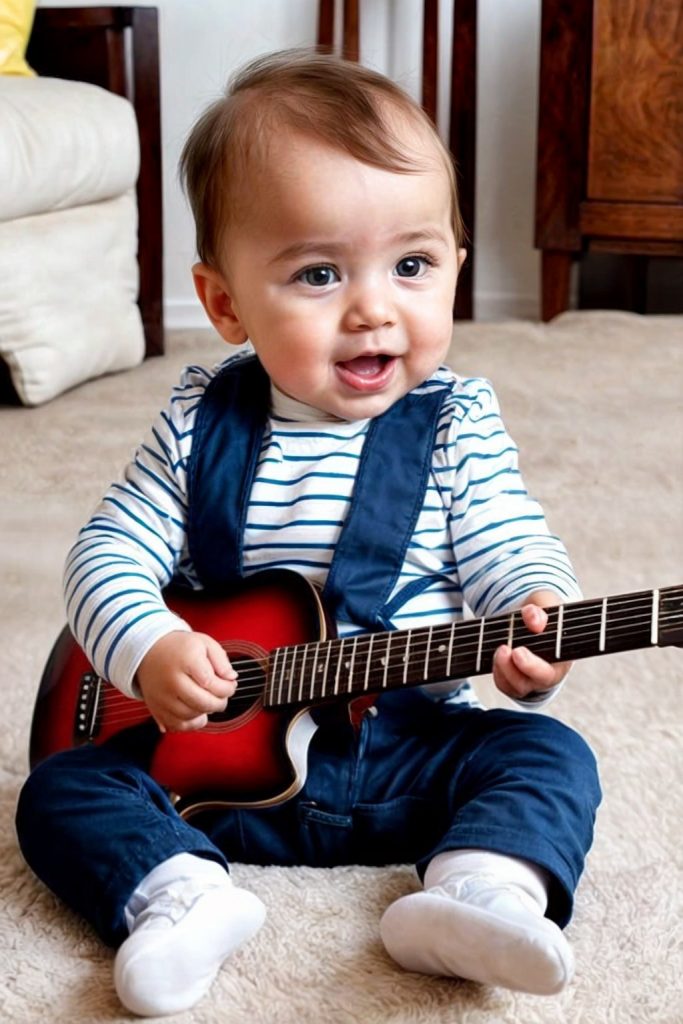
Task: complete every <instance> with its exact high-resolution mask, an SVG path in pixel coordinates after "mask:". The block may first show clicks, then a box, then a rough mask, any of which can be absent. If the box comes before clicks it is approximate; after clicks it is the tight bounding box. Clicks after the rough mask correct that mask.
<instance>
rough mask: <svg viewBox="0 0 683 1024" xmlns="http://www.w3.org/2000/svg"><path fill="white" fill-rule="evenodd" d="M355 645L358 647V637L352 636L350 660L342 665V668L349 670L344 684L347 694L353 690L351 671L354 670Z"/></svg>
mask: <svg viewBox="0 0 683 1024" xmlns="http://www.w3.org/2000/svg"><path fill="white" fill-rule="evenodd" d="M357 645H358V637H357V636H354V638H353V647H352V648H351V660H350V661H347V662H346V664H345V665H344V668H347V669H348V670H349V678H348V681H347V684H346V692H347V693H351V692H352V690H353V669H354V666H355V662H356V647H357Z"/></svg>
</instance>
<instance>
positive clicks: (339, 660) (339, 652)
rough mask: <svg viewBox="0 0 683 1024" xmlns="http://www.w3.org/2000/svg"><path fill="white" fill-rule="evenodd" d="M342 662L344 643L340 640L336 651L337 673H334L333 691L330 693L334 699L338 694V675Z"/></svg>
mask: <svg viewBox="0 0 683 1024" xmlns="http://www.w3.org/2000/svg"><path fill="white" fill-rule="evenodd" d="M343 661H344V641H343V640H340V641H339V648H338V650H337V671H336V672H335V673H334V689H333V691H332V692H333V693H334V695H335V697H336V696H338V694H339V676H340V673H341V669H342V664H343Z"/></svg>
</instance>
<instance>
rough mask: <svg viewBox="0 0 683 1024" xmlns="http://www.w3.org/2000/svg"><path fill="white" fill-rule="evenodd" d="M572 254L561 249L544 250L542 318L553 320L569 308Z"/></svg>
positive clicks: (542, 256)
mask: <svg viewBox="0 0 683 1024" xmlns="http://www.w3.org/2000/svg"><path fill="white" fill-rule="evenodd" d="M571 265H572V254H571V253H570V252H566V251H564V250H561V249H544V250H543V252H542V254H541V316H542V318H543V320H546V321H547V320H552V318H553V317H554V316H557V315H558V314H559V313H563V312H564V311H565V310H566V309H567V308H568V306H569V279H570V272H571Z"/></svg>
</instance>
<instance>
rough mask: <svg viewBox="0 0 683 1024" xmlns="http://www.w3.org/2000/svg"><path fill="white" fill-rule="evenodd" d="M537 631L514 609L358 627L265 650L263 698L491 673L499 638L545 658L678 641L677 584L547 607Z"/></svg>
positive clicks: (305, 699)
mask: <svg viewBox="0 0 683 1024" xmlns="http://www.w3.org/2000/svg"><path fill="white" fill-rule="evenodd" d="M547 611H548V624H547V626H546V628H545V630H544V631H543V632H542V633H531V632H530V631H529V630H528V629H527V628H526V626H525V625H524V623H523V621H522V616H521V614H520V612H518V611H516V612H513V613H511V614H506V615H499V616H493V617H491V618H481V619H471V620H465V621H461V622H454V623H452V624H449V625H438V626H429V627H421V628H418V629H408V630H400V631H394V632H385V633H365V634H360V635H356V636H349V637H344V638H341V639H334V640H321V641H318V642H316V643H307V644H297V645H292V646H289V647H279V648H277V649H276V650H274V651H273V652H272V653H271V659H270V670H269V673H268V682H267V685H266V688H265V692H264V705H265V706H266V707H276V706H280V705H287V704H300V703H301V704H305V703H310V702H315V701H321V700H327V699H332V698H334V697H343V696H347V695H348V696H357V695H359V694H363V693H377V692H381V691H382V690H393V689H397V688H401V687H410V686H419V685H425V684H427V683H437V682H443V681H445V680H449V679H465V678H467V677H469V676H477V675H481V674H484V673H487V672H490V671H491V669H492V664H493V656H494V654H495V652H496V650H497V649H498V647H499V646H500V645H501V644H508V645H509V646H511V647H519V646H525V647H527V648H529V649H530V650H532V651H533V652H534V653H536V654H538V655H540V656H541V657H543V658H544V659H545V660H546V661H549V662H558V661H576V660H578V659H580V658H588V657H594V656H596V655H601V654H615V653H618V652H622V651H631V650H638V649H640V648H644V647H651V646H663V645H664V644H667V643H678V644H680V643H681V641H682V634H683V587H680V586H678V587H667V588H665V589H662V590H648V591H641V592H639V593H633V594H623V595H619V596H616V597H605V598H600V599H598V600H589V601H577V602H574V603H571V604H565V605H558V606H557V607H554V608H550V609H547Z"/></svg>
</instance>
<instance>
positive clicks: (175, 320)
mask: <svg viewBox="0 0 683 1024" xmlns="http://www.w3.org/2000/svg"><path fill="white" fill-rule="evenodd" d="M474 309H475V318H476V319H477V320H538V318H539V315H540V311H539V302H538V297H537V296H536V295H515V294H513V293H509V294H506V293H504V292H489V293H488V294H482V293H481V292H479V293H477V292H475V295H474ZM164 324H165V326H166V327H167V328H168V329H169V330H197V329H201V328H202V327H210V326H211V325H210V324H209V321H208V320H207V317H206V313H205V312H204V310H203V309H202V307H201V306H200V304H199V302H195V301H193V300H192V299H169V300H167V301H166V302H165V303H164Z"/></svg>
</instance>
